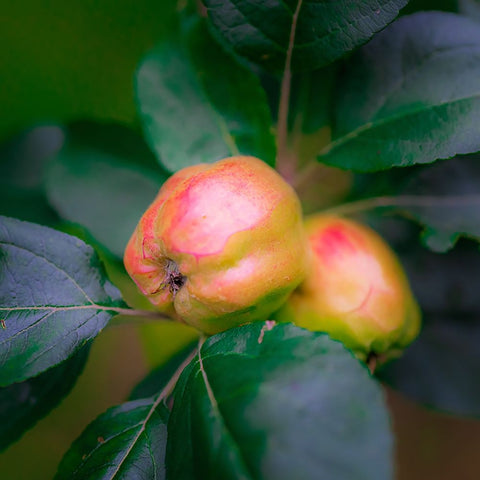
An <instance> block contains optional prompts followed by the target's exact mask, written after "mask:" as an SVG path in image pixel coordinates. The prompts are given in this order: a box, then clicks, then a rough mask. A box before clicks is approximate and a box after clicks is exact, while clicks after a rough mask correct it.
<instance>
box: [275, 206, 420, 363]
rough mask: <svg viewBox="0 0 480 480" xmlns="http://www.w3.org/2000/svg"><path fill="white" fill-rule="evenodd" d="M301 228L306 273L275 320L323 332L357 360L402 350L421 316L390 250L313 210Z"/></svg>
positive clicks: (369, 234) (349, 223)
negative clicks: (307, 261) (307, 256)
mask: <svg viewBox="0 0 480 480" xmlns="http://www.w3.org/2000/svg"><path fill="white" fill-rule="evenodd" d="M305 229H306V232H307V237H308V243H309V246H310V271H309V273H308V274H307V278H306V279H305V281H304V282H303V283H302V284H301V285H300V286H299V287H298V288H297V289H296V290H295V291H294V292H293V294H292V295H291V297H290V298H289V300H288V302H287V303H286V304H285V306H284V307H282V309H280V311H279V312H278V313H277V314H276V316H277V319H279V320H281V321H291V322H293V323H295V324H296V325H298V326H300V327H304V328H307V329H309V330H315V331H323V332H326V333H328V334H329V335H330V336H331V337H332V338H334V339H336V340H339V341H341V342H342V343H343V344H344V345H345V346H346V347H347V348H349V349H351V350H353V351H354V352H355V354H356V355H357V356H358V357H359V358H362V359H366V358H367V357H368V356H369V355H371V354H376V355H381V356H382V359H383V360H387V359H389V358H393V357H396V356H398V355H399V354H401V352H402V351H403V349H404V348H405V347H406V346H407V345H408V344H409V343H411V342H412V341H413V340H414V339H415V337H416V336H417V334H418V333H419V330H420V323H421V314H420V309H419V307H418V304H417V302H416V300H415V298H414V296H413V293H412V291H411V289H410V286H409V283H408V279H407V277H406V275H405V272H404V271H403V268H402V266H401V264H400V262H399V260H398V259H397V257H396V255H395V253H394V252H393V250H392V249H391V248H390V247H389V246H388V245H387V243H386V242H385V241H384V240H383V239H382V238H381V237H380V236H379V235H378V234H377V233H376V232H375V231H373V230H372V229H370V228H369V227H367V226H364V225H361V224H359V223H357V222H355V221H353V220H348V219H345V218H340V217H336V216H330V215H325V214H324V215H322V214H316V215H313V216H311V217H309V218H307V220H306V221H305Z"/></svg>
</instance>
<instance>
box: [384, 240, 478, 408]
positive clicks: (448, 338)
mask: <svg viewBox="0 0 480 480" xmlns="http://www.w3.org/2000/svg"><path fill="white" fill-rule="evenodd" d="M401 260H402V263H403V265H404V266H405V269H406V271H407V274H408V277H409V279H410V282H411V284H412V288H413V291H414V292H415V295H416V297H417V299H418V301H419V303H420V306H421V308H422V311H423V316H424V319H423V323H424V326H423V329H422V332H421V334H420V336H419V338H418V339H417V340H416V341H415V342H414V343H413V344H412V345H411V346H410V347H408V348H407V349H406V351H405V353H404V354H403V356H402V357H401V358H400V359H398V360H396V361H394V362H392V363H389V364H387V365H385V366H384V367H383V368H382V370H381V371H380V372H378V375H379V376H380V378H382V379H383V380H385V381H386V382H387V383H389V384H390V385H391V386H392V387H393V388H396V389H398V390H400V391H401V392H402V393H404V394H406V395H408V396H410V397H412V398H413V399H415V400H417V401H419V402H422V403H425V404H427V405H430V406H432V407H434V408H436V409H440V410H444V411H448V412H450V413H454V414H457V415H474V416H479V415H480V384H479V382H478V378H479V375H480V352H479V349H478V344H479V342H480V303H479V302H478V291H479V286H480V252H479V250H478V247H476V245H474V244H473V242H466V241H462V242H459V244H458V245H457V247H456V248H455V249H454V250H452V251H450V252H448V253H447V254H441V255H440V254H435V253H432V252H430V251H428V250H426V249H425V248H422V247H420V246H418V245H417V247H415V248H409V249H408V250H405V251H404V252H403V253H402V255H401Z"/></svg>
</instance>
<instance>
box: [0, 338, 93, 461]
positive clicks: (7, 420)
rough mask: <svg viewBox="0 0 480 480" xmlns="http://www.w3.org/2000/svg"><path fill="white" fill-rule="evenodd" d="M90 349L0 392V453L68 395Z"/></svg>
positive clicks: (88, 346)
mask: <svg viewBox="0 0 480 480" xmlns="http://www.w3.org/2000/svg"><path fill="white" fill-rule="evenodd" d="M89 350H90V345H86V346H85V347H83V348H82V349H81V350H80V351H79V352H77V353H76V354H75V355H74V356H73V357H71V358H69V359H68V360H66V361H65V362H63V363H61V364H60V365H57V366H56V367H53V368H51V369H50V370H47V371H46V372H44V373H42V374H40V375H38V377H34V378H30V379H28V380H25V381H24V382H21V383H14V384H12V385H9V386H8V387H3V388H0V451H2V450H4V449H5V448H6V447H8V446H9V445H10V444H11V443H13V442H15V441H16V440H18V439H19V438H20V437H21V436H22V435H23V433H25V432H26V431H27V430H28V429H30V428H32V426H33V425H35V423H36V422H37V421H38V420H40V419H41V418H42V417H44V416H45V415H46V414H47V413H49V412H50V411H51V410H52V409H53V408H55V407H56V406H57V405H58V404H59V403H60V401H61V400H62V399H63V397H65V396H66V395H68V393H69V392H70V391H71V389H72V388H73V386H74V385H75V383H76V381H77V380H78V377H79V375H80V374H81V373H82V370H83V367H84V366H85V363H86V361H87V358H88V353H89Z"/></svg>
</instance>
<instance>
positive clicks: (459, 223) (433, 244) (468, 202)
mask: <svg viewBox="0 0 480 480" xmlns="http://www.w3.org/2000/svg"><path fill="white" fill-rule="evenodd" d="M405 193H407V194H410V195H412V194H413V195H421V196H419V197H418V199H417V200H416V198H415V197H410V198H411V200H412V201H411V205H407V206H405V207H401V208H402V210H403V211H404V212H405V213H407V215H408V216H409V217H412V218H414V219H415V220H416V221H418V222H419V223H420V224H421V225H423V226H424V228H425V230H424V232H423V238H424V241H425V243H426V244H427V246H428V247H429V248H431V249H432V250H435V251H440V252H443V251H446V250H448V249H450V248H452V247H453V246H454V244H455V242H456V241H457V240H458V238H459V237H460V236H461V235H464V236H467V237H471V238H475V239H476V240H478V241H480V158H479V157H473V158H457V159H454V160H449V161H444V162H439V163H437V164H435V165H433V166H432V167H430V168H426V169H425V170H423V171H422V172H420V173H419V174H417V175H416V176H414V177H413V178H412V179H411V180H410V182H409V184H407V186H406V188H405ZM408 198H409V197H407V199H406V200H408Z"/></svg>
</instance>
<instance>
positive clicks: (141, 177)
mask: <svg viewBox="0 0 480 480" xmlns="http://www.w3.org/2000/svg"><path fill="white" fill-rule="evenodd" d="M115 132H116V135H115ZM128 134H129V135H130V137H131V140H132V141H131V142H129V143H128V144H129V146H130V150H127V149H122V150H121V151H119V145H117V144H120V145H122V144H125V143H126V142H125V141H124V140H125V136H126V135H128ZM97 136H98V138H99V139H101V140H102V139H103V142H102V143H100V142H99V141H98V140H97V141H96V142H93V141H92V140H91V139H90V138H88V136H86V135H85V134H84V133H83V131H81V132H80V133H78V132H77V133H76V134H75V135H74V138H73V141H71V142H70V143H68V144H67V145H66V146H65V148H64V149H62V150H61V151H60V153H59V154H58V155H57V156H56V157H55V158H54V159H53V160H52V162H51V163H50V166H49V168H48V170H47V175H46V189H47V195H48V199H49V202H50V203H51V205H52V206H54V207H55V209H56V210H57V212H58V213H59V214H60V215H61V216H62V217H63V218H65V219H67V220H69V221H71V222H75V223H79V224H81V225H82V226H84V227H86V228H87V230H88V231H89V232H90V233H91V235H92V236H93V237H94V238H95V239H96V240H97V241H98V242H99V243H100V244H102V245H103V246H105V247H107V248H108V249H109V251H110V252H112V253H113V254H114V255H116V256H118V257H123V251H124V250H125V247H126V245H127V242H128V239H129V238H130V236H131V234H132V232H133V230H134V229H135V226H136V225H137V223H138V221H139V219H140V217H141V216H142V214H143V213H144V211H145V210H146V209H147V207H148V205H149V204H150V203H151V202H152V201H153V200H154V198H155V196H156V194H157V193H158V190H159V188H160V187H161V185H162V183H163V182H164V181H165V179H166V178H167V175H166V174H163V173H162V172H161V171H160V169H158V168H157V169H155V170H154V169H151V168H149V167H148V166H144V164H147V165H148V157H149V156H151V154H150V153H149V152H148V151H145V150H146V146H145V145H144V144H143V143H142V141H141V139H140V138H137V137H135V136H133V133H132V132H130V131H129V130H128V129H126V128H124V127H119V126H118V127H113V126H109V127H108V129H107V128H106V127H101V126H98V128H97ZM122 138H123V142H122ZM135 152H136V155H135ZM142 157H147V158H146V159H145V160H143V162H142V161H141V158H142ZM140 162H142V163H140Z"/></svg>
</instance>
